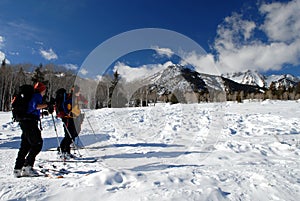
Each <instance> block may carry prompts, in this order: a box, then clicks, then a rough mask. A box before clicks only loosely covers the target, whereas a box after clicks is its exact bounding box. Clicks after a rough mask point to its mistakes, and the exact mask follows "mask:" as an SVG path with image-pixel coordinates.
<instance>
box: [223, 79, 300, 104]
mask: <svg viewBox="0 0 300 201" xmlns="http://www.w3.org/2000/svg"><path fill="white" fill-rule="evenodd" d="M276 85H277V84H276V82H272V83H271V85H270V87H269V88H268V89H261V90H260V91H257V92H251V93H247V92H245V91H242V90H241V91H235V92H227V94H226V99H227V101H237V102H242V101H243V100H245V99H257V100H266V99H271V100H299V99H300V82H298V83H297V84H295V85H294V86H290V87H285V86H283V85H280V86H276Z"/></svg>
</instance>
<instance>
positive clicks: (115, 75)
mask: <svg viewBox="0 0 300 201" xmlns="http://www.w3.org/2000/svg"><path fill="white" fill-rule="evenodd" d="M119 76H120V74H119V73H118V71H117V70H116V71H115V72H114V79H113V80H112V81H111V86H110V87H109V94H108V107H109V108H111V103H112V96H113V93H114V90H115V88H116V86H117V84H118V82H119V80H120V78H119Z"/></svg>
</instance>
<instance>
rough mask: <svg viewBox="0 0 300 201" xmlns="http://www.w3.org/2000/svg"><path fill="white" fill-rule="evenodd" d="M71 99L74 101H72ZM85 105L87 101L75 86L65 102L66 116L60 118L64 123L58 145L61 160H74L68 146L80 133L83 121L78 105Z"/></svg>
mask: <svg viewBox="0 0 300 201" xmlns="http://www.w3.org/2000/svg"><path fill="white" fill-rule="evenodd" d="M73 94H74V96H73ZM72 98H74V99H75V100H74V101H72ZM82 103H83V104H87V103H88V102H87V100H86V99H85V98H84V97H83V96H82V95H81V93H80V88H79V87H78V86H77V85H76V86H74V87H72V89H71V93H70V94H68V98H67V100H66V101H65V103H64V104H65V105H66V109H67V112H68V114H66V115H63V116H61V118H62V121H63V123H64V133H65V136H64V139H63V140H62V141H61V143H60V150H59V151H61V152H62V153H61V158H62V159H69V158H74V156H73V155H72V154H71V147H70V145H71V144H72V143H73V142H74V140H75V138H76V137H77V136H78V134H79V133H80V131H81V124H82V122H83V119H84V115H83V114H81V111H80V107H79V105H80V104H82ZM72 104H73V105H72Z"/></svg>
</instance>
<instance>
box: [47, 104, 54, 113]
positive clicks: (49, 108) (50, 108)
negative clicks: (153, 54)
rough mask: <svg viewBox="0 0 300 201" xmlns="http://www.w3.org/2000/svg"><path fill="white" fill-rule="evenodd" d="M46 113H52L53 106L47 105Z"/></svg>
mask: <svg viewBox="0 0 300 201" xmlns="http://www.w3.org/2000/svg"><path fill="white" fill-rule="evenodd" d="M48 112H49V114H52V113H53V112H54V106H53V105H48Z"/></svg>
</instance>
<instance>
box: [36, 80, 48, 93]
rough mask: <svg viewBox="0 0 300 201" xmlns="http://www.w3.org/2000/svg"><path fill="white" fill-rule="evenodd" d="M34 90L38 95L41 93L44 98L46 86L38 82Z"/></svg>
mask: <svg viewBox="0 0 300 201" xmlns="http://www.w3.org/2000/svg"><path fill="white" fill-rule="evenodd" d="M34 90H35V91H36V92H37V93H40V94H41V95H42V96H44V95H45V94H46V86H45V85H44V84H43V83H41V82H37V83H36V84H35V85H34Z"/></svg>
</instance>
